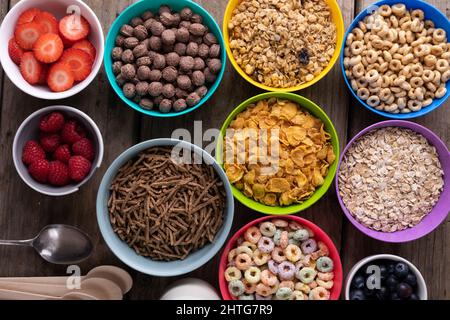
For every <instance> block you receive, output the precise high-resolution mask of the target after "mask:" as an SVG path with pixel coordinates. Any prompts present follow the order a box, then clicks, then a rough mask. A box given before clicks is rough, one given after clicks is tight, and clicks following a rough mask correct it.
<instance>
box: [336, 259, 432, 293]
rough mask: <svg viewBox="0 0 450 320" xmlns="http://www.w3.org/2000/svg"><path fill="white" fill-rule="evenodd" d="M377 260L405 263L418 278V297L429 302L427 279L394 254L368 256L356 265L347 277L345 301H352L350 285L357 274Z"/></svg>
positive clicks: (409, 263) (413, 266)
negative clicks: (369, 263)
mask: <svg viewBox="0 0 450 320" xmlns="http://www.w3.org/2000/svg"><path fill="white" fill-rule="evenodd" d="M375 260H390V261H394V262H403V263H405V264H406V265H407V266H408V267H409V269H410V270H411V271H412V272H413V273H414V275H415V276H416V278H417V289H418V290H417V296H418V297H419V298H420V300H427V299H428V293H427V285H426V283H425V279H424V278H423V276H422V274H421V273H420V271H419V269H417V268H416V266H415V265H413V264H412V263H411V262H409V261H408V260H406V259H404V258H402V257H399V256H396V255H393V254H376V255H373V256H368V257H366V258H364V259H362V260H360V261H359V262H358V263H356V264H355V265H354V266H353V268H352V269H351V270H350V272H349V273H348V275H347V278H346V279H345V288H344V290H345V291H344V297H345V300H350V285H351V283H352V280H353V277H354V276H355V274H356V273H357V272H358V271H359V269H361V268H362V267H363V266H364V265H365V264H367V263H368V262H371V261H375Z"/></svg>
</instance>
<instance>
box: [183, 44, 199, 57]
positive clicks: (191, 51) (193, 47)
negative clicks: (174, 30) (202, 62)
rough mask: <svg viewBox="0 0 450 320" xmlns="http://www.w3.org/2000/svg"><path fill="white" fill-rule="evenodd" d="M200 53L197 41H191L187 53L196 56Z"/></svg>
mask: <svg viewBox="0 0 450 320" xmlns="http://www.w3.org/2000/svg"><path fill="white" fill-rule="evenodd" d="M197 54H198V44H197V43H195V42H189V44H188V45H187V47H186V55H188V56H191V57H195V56H197Z"/></svg>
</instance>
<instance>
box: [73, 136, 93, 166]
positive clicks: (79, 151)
mask: <svg viewBox="0 0 450 320" xmlns="http://www.w3.org/2000/svg"><path fill="white" fill-rule="evenodd" d="M72 151H73V154H74V155H77V156H82V157H84V158H86V159H87V160H89V161H92V160H94V156H95V151H94V146H93V145H92V142H91V140H89V139H88V138H83V139H81V140H78V141H77V142H75V143H74V144H73V145H72Z"/></svg>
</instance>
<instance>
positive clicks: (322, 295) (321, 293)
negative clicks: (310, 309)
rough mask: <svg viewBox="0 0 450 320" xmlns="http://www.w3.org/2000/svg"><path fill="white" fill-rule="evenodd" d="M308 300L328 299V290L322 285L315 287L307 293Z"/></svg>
mask: <svg viewBox="0 0 450 320" xmlns="http://www.w3.org/2000/svg"><path fill="white" fill-rule="evenodd" d="M309 299H310V300H329V299H330V292H329V291H328V290H327V289H325V288H322V287H316V288H314V289H312V290H311V292H310V293H309Z"/></svg>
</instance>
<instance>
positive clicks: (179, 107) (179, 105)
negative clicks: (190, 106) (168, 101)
mask: <svg viewBox="0 0 450 320" xmlns="http://www.w3.org/2000/svg"><path fill="white" fill-rule="evenodd" d="M172 107H173V110H174V111H175V112H180V111H183V110H184V109H186V108H187V104H186V100H184V99H178V100H176V101H175V102H174V103H173V106H172Z"/></svg>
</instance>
